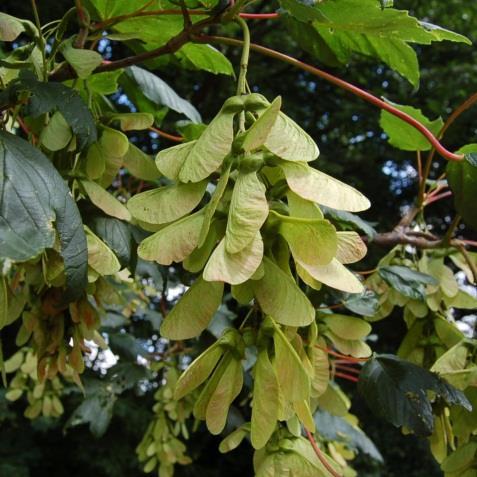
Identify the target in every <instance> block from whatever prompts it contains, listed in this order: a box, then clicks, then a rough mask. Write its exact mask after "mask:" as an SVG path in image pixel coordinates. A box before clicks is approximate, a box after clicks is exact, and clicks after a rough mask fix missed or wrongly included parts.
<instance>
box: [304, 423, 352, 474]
mask: <svg viewBox="0 0 477 477" xmlns="http://www.w3.org/2000/svg"><path fill="white" fill-rule="evenodd" d="M305 433H306V437H307V438H308V440H309V442H310V444H311V447H313V450H314V451H315V454H316V456H317V457H318V459H319V460H320V462H321V463H322V464H323V467H324V468H325V469H326V470H327V471H328V472H329V473H330V474H331V475H332V476H333V477H343V476H342V475H341V474H338V472H336V470H335V469H333V467H331V465H330V463H329V462H328V461H327V460H326V457H325V456H324V454H323V452H321V449H320V448H319V447H318V444H317V443H316V441H315V438H314V437H313V434H312V433H311V432H310V431H309V430H308V429H307V428H306V427H305Z"/></svg>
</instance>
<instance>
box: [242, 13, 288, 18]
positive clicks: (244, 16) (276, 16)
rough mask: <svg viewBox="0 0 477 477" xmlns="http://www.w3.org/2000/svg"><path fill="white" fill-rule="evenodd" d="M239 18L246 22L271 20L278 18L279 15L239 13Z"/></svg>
mask: <svg viewBox="0 0 477 477" xmlns="http://www.w3.org/2000/svg"><path fill="white" fill-rule="evenodd" d="M239 16H241V17H242V18H245V19H247V20H272V19H275V18H278V17H279V16H280V14H279V13H240V14H239Z"/></svg>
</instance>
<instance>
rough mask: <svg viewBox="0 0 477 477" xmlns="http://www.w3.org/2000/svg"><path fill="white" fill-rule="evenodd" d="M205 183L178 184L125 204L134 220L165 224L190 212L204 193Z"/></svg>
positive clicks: (141, 194)
mask: <svg viewBox="0 0 477 477" xmlns="http://www.w3.org/2000/svg"><path fill="white" fill-rule="evenodd" d="M206 187H207V183H206V182H205V181H204V182H198V183H195V184H178V185H170V186H166V187H159V188H157V189H153V190H148V191H146V192H141V193H140V194H136V195H135V196H134V197H132V198H131V199H129V202H128V204H127V206H128V209H129V211H130V212H131V214H132V215H133V217H134V218H136V219H138V220H141V221H143V222H147V223H149V224H167V223H169V222H173V221H174V220H177V219H180V218H181V217H183V216H184V215H186V214H188V213H189V212H191V211H192V210H193V209H195V207H197V205H198V204H199V202H200V201H201V200H202V197H203V195H204V192H205V188H206Z"/></svg>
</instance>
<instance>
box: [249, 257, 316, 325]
mask: <svg viewBox="0 0 477 477" xmlns="http://www.w3.org/2000/svg"><path fill="white" fill-rule="evenodd" d="M263 264H264V267H265V273H264V276H263V278H262V279H261V280H257V281H254V282H253V291H254V294H255V298H256V299H257V301H258V303H259V304H260V307H261V308H262V311H263V312H264V313H265V314H267V315H270V316H272V317H273V319H274V320H275V321H277V322H278V323H281V324H283V325H287V326H307V325H309V324H310V323H311V322H312V321H313V320H314V319H315V310H314V308H313V306H312V304H311V303H310V301H309V300H308V298H307V297H306V295H305V294H304V293H303V292H302V291H301V290H300V288H298V286H297V285H296V283H295V282H294V281H293V280H292V278H291V277H290V276H289V275H288V274H287V273H285V272H284V271H283V270H282V269H281V268H280V267H278V265H276V264H275V263H274V262H272V261H271V260H270V259H269V258H267V257H264V259H263Z"/></svg>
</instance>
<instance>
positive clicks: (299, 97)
mask: <svg viewBox="0 0 477 477" xmlns="http://www.w3.org/2000/svg"><path fill="white" fill-rule="evenodd" d="M71 3H72V2H71V1H69V0H41V1H39V2H38V5H39V9H40V13H41V20H42V22H43V23H45V22H47V21H49V20H54V19H57V18H60V17H61V16H62V15H63V14H64V12H65V11H66V10H67V9H69V8H70V7H71ZM269 3H270V2H265V1H262V2H260V3H258V4H257V6H258V9H260V7H262V8H263V10H264V11H266V8H267V4H269ZM395 4H396V7H397V8H401V9H409V10H411V12H412V13H413V14H414V15H415V16H417V17H418V18H421V19H424V20H429V21H432V22H433V23H436V24H439V25H442V26H444V27H447V28H449V29H452V30H454V31H457V32H459V33H462V34H465V35H467V36H469V37H470V38H471V39H472V40H473V41H477V4H475V3H474V2H468V1H464V0H447V1H446V2H442V1H441V0H429V1H427V2H418V1H416V0H398V1H396V2H395ZM1 10H2V11H3V12H6V13H9V14H12V15H14V16H17V17H23V18H30V19H31V17H32V13H31V8H30V3H29V2H21V1H18V0H3V1H2V2H1ZM282 31H283V30H280V31H279V33H277V30H276V29H275V28H274V23H273V22H260V23H258V22H257V23H254V24H253V25H252V38H253V41H254V42H257V43H261V44H265V45H268V46H271V47H273V48H276V49H279V50H281V51H285V52H289V53H292V54H297V55H299V56H301V57H303V58H304V59H305V60H306V59H308V60H310V58H307V57H306V56H303V54H302V53H300V52H299V50H298V49H297V48H296V46H295V45H294V43H293V41H292V40H291V39H290V38H286V37H284V36H283V33H282ZM226 33H230V34H234V33H236V32H235V30H233V29H232V30H231V31H229V32H226ZM110 46H111V54H112V56H113V57H121V56H122V55H123V54H124V53H125V51H124V50H122V47H121V46H120V45H117V44H112V45H110ZM226 53H227V55H228V57H229V58H230V59H231V60H232V61H233V62H234V64H235V65H236V64H238V61H239V51H237V50H234V49H230V50H228V51H226ZM419 58H420V63H421V74H422V79H421V86H420V88H419V90H414V89H413V88H412V86H410V85H409V83H407V82H406V81H405V80H403V79H402V78H400V77H399V76H398V75H397V74H395V73H393V72H391V71H390V70H388V69H387V68H385V67H384V66H380V65H376V64H375V63H373V62H369V63H366V62H364V63H363V62H359V64H358V63H356V64H351V65H349V67H348V68H347V69H346V70H335V71H332V72H333V73H335V74H338V75H341V76H342V77H343V78H345V79H347V80H349V81H351V82H354V83H356V84H359V85H364V86H365V87H366V88H367V89H369V90H371V91H373V92H374V93H375V94H377V95H382V96H385V97H386V98H389V99H391V100H393V101H395V102H398V103H399V102H401V103H406V104H412V105H414V106H416V107H420V108H422V109H423V110H424V112H425V113H426V114H427V115H428V116H430V117H433V118H434V117H436V116H438V115H443V116H446V115H448V114H449V113H450V112H451V111H452V109H453V108H455V107H456V106H457V105H458V104H460V103H461V102H462V101H464V100H465V99H466V98H467V97H468V96H469V95H470V94H472V93H474V92H475V90H476V82H475V78H476V77H477V50H476V49H475V48H474V49H473V48H470V47H465V46H462V45H461V44H452V43H443V44H434V45H433V46H432V47H427V48H422V49H419ZM310 61H312V60H310ZM318 66H319V65H318ZM328 70H329V69H328ZM158 74H159V75H160V76H161V77H162V78H163V79H165V80H166V81H167V82H168V83H169V84H171V85H172V86H173V87H174V88H175V89H176V90H177V91H178V92H179V93H180V94H182V95H183V96H185V97H187V98H188V99H190V101H191V102H192V103H193V104H194V105H195V106H196V107H197V108H198V109H199V110H200V111H201V113H202V115H203V118H204V120H208V119H210V118H211V117H212V116H213V115H214V114H215V112H216V111H217V110H218V108H219V106H220V105H221V103H222V101H223V100H224V99H225V98H226V97H228V96H230V95H231V94H232V93H233V87H234V86H233V84H232V82H231V81H230V79H229V78H226V77H213V76H211V75H207V74H204V73H202V72H186V71H182V70H179V69H174V68H170V69H169V70H167V69H166V70H161V71H158ZM249 82H250V84H251V86H252V87H253V88H256V89H257V90H259V91H260V92H262V93H263V94H265V95H266V96H268V97H274V96H276V95H277V94H281V95H282V96H283V99H284V109H285V110H286V111H287V114H289V115H290V116H291V117H293V118H295V119H297V120H298V121H299V122H300V124H302V125H303V126H304V127H305V128H306V129H307V130H308V131H309V132H310V133H311V135H312V136H313V137H314V138H315V139H316V141H317V143H318V144H319V145H320V149H321V152H322V154H321V158H320V168H321V169H322V170H324V171H325V172H329V173H331V174H333V175H335V176H337V177H338V178H342V179H343V180H345V181H346V182H347V183H350V184H352V185H354V186H356V187H357V188H358V189H360V190H362V191H363V192H364V193H365V194H366V195H367V196H368V197H369V198H370V199H371V201H372V203H373V204H374V206H373V207H372V208H371V210H370V211H369V212H368V213H367V214H366V215H365V218H366V219H368V220H370V221H372V222H376V223H377V224H378V225H377V228H378V229H379V230H380V231H385V230H389V229H390V228H392V227H393V226H394V225H395V223H396V222H397V221H398V219H399V216H400V213H401V212H402V210H403V208H405V207H406V206H408V205H409V204H410V202H411V201H412V199H413V197H414V196H415V193H416V187H417V186H416V170H415V158H414V157H413V154H412V153H410V154H406V153H403V152H400V151H397V150H395V149H392V148H390V146H389V145H388V144H387V143H386V141H385V139H384V138H383V136H382V133H381V130H380V128H379V112H378V111H377V110H376V109H373V108H372V107H371V106H369V105H367V104H365V103H362V102H360V101H359V100H358V99H356V98H355V97H352V96H350V95H349V94H348V93H346V92H343V91H340V90H337V89H336V88H335V87H333V86H331V85H329V84H327V83H324V82H322V81H317V80H316V78H314V77H311V76H309V75H308V74H306V73H303V72H299V71H297V70H295V69H293V68H292V67H290V66H287V65H282V64H280V63H278V62H276V61H274V60H271V59H268V58H263V57H260V56H258V55H256V54H253V56H252V59H251V68H250V76H249ZM474 117H475V111H469V112H467V113H465V114H464V115H463V116H462V117H461V118H460V120H459V122H458V124H457V125H455V126H454V127H453V128H452V129H451V130H450V131H449V134H448V135H447V136H446V139H445V144H446V145H448V146H449V147H450V148H451V149H452V147H453V146H457V145H461V144H464V143H465V141H466V140H468V138H473V137H475V136H476V132H477V130H476V125H475V121H474ZM173 120H174V118H173V116H171V118H170V119H169V117H168V118H167V120H166V122H165V124H164V129H167V130H174V122H173ZM156 141H160V140H156ZM167 145H168V144H166V143H164V144H162V143H159V144H158V146H159V147H163V146H167ZM143 146H144V147H148V148H151V144H150V143H148V142H147V143H144V144H143ZM151 152H152V151H151ZM442 167H443V161H439V162H438V163H436V164H435V165H434V169H433V171H434V175H436V176H437V175H439V173H440V171H441V169H442ZM448 206H450V203H449V202H445V201H442V202H439V203H438V204H436V205H433V206H432V207H435V209H434V210H433V213H434V214H435V216H436V217H439V220H438V221H437V222H436V223H435V224H434V226H435V227H436V228H437V229H440V228H445V224H446V223H447V222H448V221H449V216H448V209H447V207H448ZM466 236H467V238H473V237H472V233H471V232H470V231H468V232H466ZM381 253H382V251H381V250H376V249H374V248H373V247H371V249H370V253H369V255H368V258H367V259H366V260H365V261H364V262H363V264H362V267H363V269H366V268H372V267H373V266H374V265H375V264H376V261H377V259H378V257H379V256H380V254H381ZM375 330H376V333H377V341H376V343H375V344H374V349H375V350H376V351H379V352H385V351H394V352H395V350H396V349H397V346H398V345H399V343H400V341H401V340H402V337H403V336H404V333H405V326H404V323H403V322H402V320H401V319H400V317H399V316H392V317H390V318H388V319H386V320H384V321H382V322H380V323H378V324H377V325H376V327H375ZM138 333H139V334H140V333H141V331H140V329H139V328H138ZM345 389H346V391H347V392H348V393H349V394H351V395H352V394H354V388H353V386H351V385H349V386H346V387H345ZM81 399H82V397H81V395H80V394H79V393H78V392H77V391H75V390H71V392H70V393H69V394H67V396H66V397H65V399H64V405H65V417H64V418H63V419H61V420H60V421H56V420H49V419H45V418H39V419H37V420H35V421H34V422H30V421H29V420H28V419H26V418H24V417H23V407H22V405H20V404H11V403H8V401H6V400H5V399H4V398H3V394H0V425H1V433H0V476H1V477H13V476H14V477H44V476H48V477H63V476H71V477H74V476H90V475H91V476H95V477H110V476H114V477H135V476H141V475H144V474H143V473H142V471H141V470H140V468H139V465H138V463H137V460H136V455H135V447H136V445H137V444H138V442H139V441H140V440H141V437H142V435H143V433H144V430H145V428H146V426H147V424H148V422H149V420H150V419H151V416H152V413H151V410H150V409H151V407H152V402H153V400H152V392H146V393H145V395H144V396H142V397H138V396H137V395H136V394H134V393H133V392H129V393H128V392H127V393H124V394H123V395H122V396H121V397H120V398H119V400H118V402H117V403H116V405H115V408H114V417H113V420H112V423H111V425H110V427H109V429H108V431H107V433H106V434H105V435H104V436H103V437H102V438H100V439H96V438H94V437H93V436H92V435H91V433H90V432H89V430H88V428H87V427H86V426H82V427H78V428H75V429H71V430H68V431H67V432H65V431H64V430H63V426H64V424H65V420H66V419H67V417H68V415H69V414H71V412H72V410H73V409H74V408H75V407H77V406H78V404H79V402H80V400H81ZM352 411H353V412H354V413H355V414H356V415H357V416H358V417H359V418H360V420H361V422H362V426H363V429H364V430H365V431H366V432H367V433H368V435H369V436H370V437H371V438H372V439H373V440H374V442H375V443H376V444H377V446H378V448H379V450H380V451H381V453H382V454H383V456H384V459H385V464H384V465H383V466H379V465H378V464H375V463H373V462H370V461H369V459H367V458H365V457H359V458H358V464H357V465H355V468H356V469H357V470H358V473H359V476H363V477H377V476H382V477H394V476H396V477H397V476H403V475H405V476H407V477H433V476H440V475H442V474H441V472H440V470H439V467H438V466H437V465H436V464H435V463H434V462H433V459H432V457H431V455H430V453H429V451H428V444H427V443H426V441H423V440H418V439H416V438H414V437H404V436H402V434H401V432H400V431H398V430H395V429H393V428H390V427H389V426H388V425H387V424H385V423H383V422H380V421H378V420H377V419H376V418H374V417H373V416H372V415H371V413H370V411H369V410H368V409H367V408H366V406H365V404H364V403H363V402H362V400H361V399H360V398H359V397H355V398H354V399H353V408H352ZM218 442H219V440H218V439H215V438H212V437H211V436H210V435H209V434H208V433H207V432H205V431H203V430H202V431H200V430H199V431H198V432H197V433H196V434H194V435H193V437H192V439H191V443H190V446H191V449H192V451H191V454H192V456H193V457H194V458H195V459H196V461H195V463H194V465H192V466H189V467H186V468H179V469H178V472H177V475H178V476H179V477H182V476H191V477H192V476H205V475H207V476H210V477H215V476H217V477H219V476H224V475H227V476H228V477H235V476H240V477H243V476H248V475H252V468H251V448H250V447H248V446H247V445H246V444H243V445H242V446H241V447H240V448H239V449H238V450H237V451H235V452H233V453H231V454H227V455H221V454H219V453H218V451H217V446H218Z"/></svg>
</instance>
